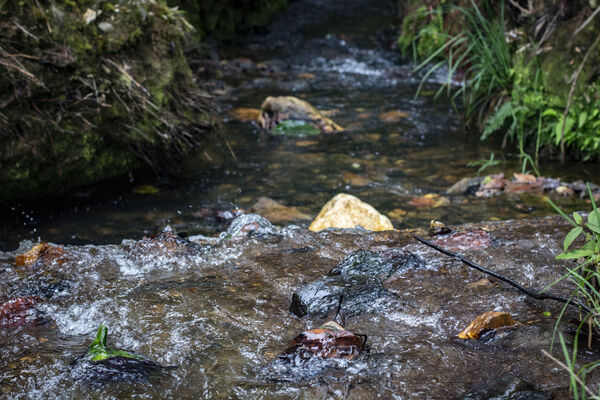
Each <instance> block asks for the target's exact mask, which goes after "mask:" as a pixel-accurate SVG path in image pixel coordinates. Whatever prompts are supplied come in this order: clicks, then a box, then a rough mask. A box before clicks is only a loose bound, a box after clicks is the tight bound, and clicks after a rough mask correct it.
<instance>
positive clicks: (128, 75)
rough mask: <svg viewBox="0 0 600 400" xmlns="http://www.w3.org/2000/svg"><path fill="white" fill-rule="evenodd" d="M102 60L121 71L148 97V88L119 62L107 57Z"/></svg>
mask: <svg viewBox="0 0 600 400" xmlns="http://www.w3.org/2000/svg"><path fill="white" fill-rule="evenodd" d="M104 61H106V62H107V63H109V64H110V65H112V66H113V67H115V68H116V69H117V70H118V71H119V72H120V73H122V74H123V75H125V77H126V78H127V79H129V80H130V81H131V82H132V83H133V84H134V85H135V86H136V87H137V88H138V89H140V90H141V91H142V92H144V94H145V95H146V96H148V97H150V92H148V90H147V89H146V88H145V87H144V86H142V84H141V83H139V82H138V81H136V80H135V79H133V76H131V75H130V74H129V72H127V71H126V70H125V68H123V67H121V66H120V65H119V64H117V63H116V62H114V61H113V60H111V59H109V58H105V59H104ZM155 107H156V106H155Z"/></svg>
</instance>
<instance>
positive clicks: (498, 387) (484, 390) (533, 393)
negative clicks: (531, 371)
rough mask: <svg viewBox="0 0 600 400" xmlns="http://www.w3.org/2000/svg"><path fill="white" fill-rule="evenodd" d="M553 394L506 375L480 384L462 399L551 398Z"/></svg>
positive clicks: (512, 399)
mask: <svg viewBox="0 0 600 400" xmlns="http://www.w3.org/2000/svg"><path fill="white" fill-rule="evenodd" d="M551 398H552V396H550V395H549V394H548V393H544V392H541V391H539V390H537V389H536V388H535V386H534V385H533V384H532V383H530V382H527V381H524V380H522V379H521V378H519V377H516V376H513V375H505V376H503V377H501V378H498V379H495V380H491V381H489V382H486V383H485V384H480V385H477V386H476V387H474V388H473V389H471V390H470V391H469V392H467V393H465V394H464V395H463V396H462V397H461V398H460V399H461V400H550V399H551Z"/></svg>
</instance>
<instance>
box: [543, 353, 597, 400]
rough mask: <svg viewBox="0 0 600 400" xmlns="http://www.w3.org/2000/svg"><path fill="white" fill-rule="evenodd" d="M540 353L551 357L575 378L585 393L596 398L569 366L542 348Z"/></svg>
mask: <svg viewBox="0 0 600 400" xmlns="http://www.w3.org/2000/svg"><path fill="white" fill-rule="evenodd" d="M542 354H543V355H545V356H546V357H548V358H549V359H551V360H552V361H554V362H555V363H556V364H558V365H559V366H560V367H561V368H562V369H564V370H565V371H567V372H568V373H569V375H570V376H571V378H573V379H575V380H576V381H577V383H579V384H580V385H581V386H582V387H583V389H584V390H585V392H586V393H587V394H589V395H590V396H592V398H596V397H595V396H596V395H595V394H594V392H592V390H591V389H590V388H588V387H587V386H586V385H585V383H583V381H582V380H581V378H580V377H579V376H577V374H575V373H573V371H571V370H570V369H569V367H568V366H567V365H566V364H565V363H564V362H562V361H560V360H559V359H558V358H556V357H554V356H553V355H552V354H550V353H548V352H547V351H546V350H544V349H542Z"/></svg>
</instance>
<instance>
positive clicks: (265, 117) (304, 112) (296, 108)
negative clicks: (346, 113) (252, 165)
mask: <svg viewBox="0 0 600 400" xmlns="http://www.w3.org/2000/svg"><path fill="white" fill-rule="evenodd" d="M260 108H261V115H260V117H259V119H258V124H259V126H260V127H261V128H264V129H266V130H268V131H275V130H276V129H277V126H278V125H279V124H281V123H283V122H284V121H296V122H295V123H294V124H295V125H296V130H294V129H292V128H294V127H293V126H289V127H288V128H289V129H288V130H289V131H290V132H291V133H292V134H297V133H298V132H300V131H301V129H299V126H300V123H302V124H304V125H309V126H310V127H312V129H310V127H306V129H305V130H306V131H307V132H308V133H314V131H316V132H317V133H319V132H322V133H330V132H338V131H341V130H343V128H342V127H341V126H339V125H338V124H336V123H335V122H333V121H332V120H331V119H329V118H327V117H326V116H324V115H323V114H322V113H320V112H319V111H318V110H317V109H316V108H315V107H313V106H312V105H310V104H309V103H308V102H306V101H304V100H301V99H299V98H297V97H292V96H280V97H273V96H269V97H267V98H266V99H265V101H264V102H263V103H262V105H261V107H260ZM288 124H289V123H288ZM294 124H292V125H294ZM280 130H281V132H280V133H282V134H285V133H286V130H285V129H280Z"/></svg>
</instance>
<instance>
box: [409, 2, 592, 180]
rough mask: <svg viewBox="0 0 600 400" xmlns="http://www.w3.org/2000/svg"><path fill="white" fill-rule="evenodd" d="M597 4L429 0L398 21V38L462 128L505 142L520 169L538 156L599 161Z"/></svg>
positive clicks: (530, 165) (536, 162)
mask: <svg viewBox="0 0 600 400" xmlns="http://www.w3.org/2000/svg"><path fill="white" fill-rule="evenodd" d="M599 10H600V8H598V5H597V4H596V1H592V0H590V1H588V0H585V1H584V0H576V1H570V2H551V1H547V0H528V1H527V2H524V1H517V0H507V1H506V2H498V3H496V2H488V1H486V0H483V1H480V0H477V1H476V0H468V1H467V0H461V1H458V0H457V1H445V0H439V1H429V2H427V3H426V4H425V5H423V4H422V3H421V2H419V3H418V4H416V5H415V6H414V7H412V9H411V11H410V12H407V15H406V17H405V18H404V22H403V27H402V34H401V36H400V38H399V40H398V45H399V47H400V48H401V50H402V51H403V52H404V54H405V55H407V56H409V55H410V56H412V57H413V58H414V59H415V60H416V61H417V62H418V65H417V67H416V69H417V70H418V69H423V70H425V73H424V75H423V81H422V83H421V86H420V87H419V91H420V90H421V87H422V84H423V83H424V82H425V81H426V80H427V78H429V77H430V76H431V75H432V74H433V73H435V72H437V73H439V72H441V71H444V72H445V73H446V75H445V76H446V78H445V82H444V84H443V85H442V87H441V88H440V89H439V90H438V95H439V94H440V93H442V92H444V91H446V92H447V93H449V94H450V95H451V96H452V99H453V100H455V101H458V100H460V101H461V102H462V105H463V106H464V112H463V115H464V117H465V121H466V123H467V126H469V127H471V128H473V129H474V130H475V131H478V132H481V134H480V135H481V139H482V140H486V139H491V140H494V141H496V142H498V143H501V144H502V147H503V148H506V147H507V146H508V145H509V144H511V145H513V146H514V147H513V148H515V149H516V150H517V151H518V154H519V157H520V159H521V161H522V166H523V170H526V169H528V168H532V169H533V171H534V172H535V173H537V174H539V162H540V159H549V158H559V159H560V160H561V161H564V160H565V157H566V156H567V155H568V156H569V157H571V158H573V159H577V160H582V161H592V160H598V159H599V158H600V93H599V87H598V79H597V78H598V74H599V73H600V71H599V70H598V65H599V62H598V61H600V51H599V49H598V43H599V42H600V18H597V17H596V16H597V14H598V13H599Z"/></svg>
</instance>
